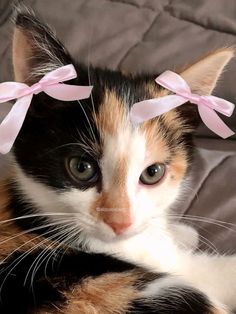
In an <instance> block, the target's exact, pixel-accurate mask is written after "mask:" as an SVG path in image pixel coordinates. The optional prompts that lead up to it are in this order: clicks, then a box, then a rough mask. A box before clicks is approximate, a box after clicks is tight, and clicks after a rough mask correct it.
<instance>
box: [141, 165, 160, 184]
mask: <svg viewBox="0 0 236 314" xmlns="http://www.w3.org/2000/svg"><path fill="white" fill-rule="evenodd" d="M165 170H166V167H165V165H164V164H161V163H156V164H153V165H151V166H149V167H147V168H146V169H145V170H144V171H143V172H142V173H141V176H140V178H139V180H140V182H141V183H143V184H146V185H153V184H156V183H158V182H159V181H160V180H161V179H162V178H163V177H164V175H165Z"/></svg>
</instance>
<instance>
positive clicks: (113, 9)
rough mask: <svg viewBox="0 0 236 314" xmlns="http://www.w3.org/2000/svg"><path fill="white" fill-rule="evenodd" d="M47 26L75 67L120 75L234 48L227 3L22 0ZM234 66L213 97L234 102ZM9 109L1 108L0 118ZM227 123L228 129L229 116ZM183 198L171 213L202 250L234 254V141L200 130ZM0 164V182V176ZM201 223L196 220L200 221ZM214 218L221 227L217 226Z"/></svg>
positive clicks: (5, 21) (7, 69) (5, 67)
mask: <svg viewBox="0 0 236 314" xmlns="http://www.w3.org/2000/svg"><path fill="white" fill-rule="evenodd" d="M11 2H12V1H9V0H0V69H1V70H0V82H1V81H6V80H10V79H12V67H11V42H10V41H11V32H12V24H11V21H10V18H11V13H12V12H11V11H12V8H11ZM24 3H25V4H27V5H29V6H30V7H32V8H33V9H34V10H36V11H37V12H38V13H39V15H41V16H42V18H43V19H44V20H45V21H46V22H48V23H49V24H50V25H52V26H53V27H54V29H55V30H56V31H57V34H58V37H59V38H60V39H61V40H62V42H63V43H64V44H65V46H66V47H68V49H69V51H70V52H71V54H72V55H74V56H77V57H78V58H79V60H80V61H82V62H85V63H87V64H93V65H97V66H102V67H108V68H110V69H120V70H122V71H125V72H132V73H137V72H148V73H160V72H162V71H164V70H166V69H172V70H174V69H175V68H176V67H181V66H184V65H186V64H188V63H192V62H193V61H194V60H196V59H198V58H199V57H200V56H201V55H204V54H206V53H208V52H210V51H212V50H215V49H217V48H222V47H225V46H227V47H228V46H232V45H235V44H236V19H235V16H236V1H235V0H227V1H224V0H191V1H189V0H172V1H171V0H76V1H67V0H51V1H48V0H25V1H24ZM235 72H236V61H235V60H233V61H232V62H231V63H230V64H229V66H228V70H227V71H226V72H225V73H224V75H223V77H222V80H221V81H220V82H219V85H218V87H217V89H216V90H215V94H216V95H217V96H220V97H223V98H226V99H227V100H229V101H232V102H234V103H235V104H236V89H235V86H234V84H235V78H236V76H235ZM9 107H10V104H6V105H1V108H0V115H1V116H2V117H3V116H4V114H5V112H6V111H7V109H8V108H9ZM227 124H228V125H229V126H230V127H232V128H233V129H234V130H236V112H235V113H234V116H233V117H231V119H227ZM196 144H197V147H198V152H197V155H196V158H195V163H194V169H193V170H192V172H191V174H190V180H189V186H188V187H187V188H186V193H185V197H184V198H183V200H182V201H179V202H178V204H176V206H175V208H174V210H175V211H178V212H180V213H181V214H186V215H194V216H204V217H207V219H208V222H202V221H199V218H195V221H194V225H195V226H196V227H197V228H198V229H199V232H200V233H201V237H202V238H201V239H202V241H201V242H202V248H205V249H209V250H210V251H214V250H217V251H219V252H226V253H232V252H235V251H236V233H235V231H236V229H235V226H234V224H236V193H235V186H236V142H235V136H234V137H233V138H231V139H230V140H220V139H217V138H216V136H215V135H214V134H212V133H211V132H210V131H208V130H207V129H206V128H205V127H204V126H203V125H201V126H200V128H199V130H198V138H197V140H196ZM6 164H7V161H6V159H5V158H3V157H1V159H0V173H1V174H0V176H2V177H3V176H5V175H6V173H7V167H6ZM200 220H201V219H200ZM215 220H220V221H224V222H227V224H224V225H222V224H221V223H219V222H216V221H215Z"/></svg>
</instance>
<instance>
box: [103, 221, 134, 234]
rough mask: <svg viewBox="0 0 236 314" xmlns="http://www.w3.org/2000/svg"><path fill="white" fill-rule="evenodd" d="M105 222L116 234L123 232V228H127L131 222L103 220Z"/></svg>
mask: <svg viewBox="0 0 236 314" xmlns="http://www.w3.org/2000/svg"><path fill="white" fill-rule="evenodd" d="M105 223H106V224H107V225H108V226H109V227H111V228H112V230H113V231H114V232H115V233H116V234H117V235H119V234H122V233H123V232H125V230H127V229H128V228H129V227H130V226H131V225H132V222H131V221H129V222H123V223H117V222H107V221H105Z"/></svg>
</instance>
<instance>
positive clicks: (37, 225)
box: [0, 8, 236, 314]
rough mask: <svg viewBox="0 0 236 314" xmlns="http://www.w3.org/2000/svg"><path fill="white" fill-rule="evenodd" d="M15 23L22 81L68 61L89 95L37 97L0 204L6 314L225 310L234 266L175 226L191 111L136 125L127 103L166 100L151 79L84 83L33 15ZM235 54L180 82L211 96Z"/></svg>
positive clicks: (207, 62) (98, 73) (99, 73)
mask: <svg viewBox="0 0 236 314" xmlns="http://www.w3.org/2000/svg"><path fill="white" fill-rule="evenodd" d="M15 24H16V27H15V31H14V36H13V65H14V73H15V78H16V80H17V81H20V82H25V83H27V84H29V85H31V84H34V83H35V82H37V81H38V80H39V79H40V78H41V77H42V76H43V75H44V74H46V73H48V72H49V71H51V70H53V69H56V68H58V67H60V66H63V65H66V64H70V63H72V64H73V65H74V66H75V68H76V70H77V72H78V79H75V80H72V81H71V82H70V83H71V84H79V85H90V81H91V84H92V85H93V86H94V88H93V92H92V95H91V98H90V99H87V100H83V101H78V102H70V103H68V102H66V103H65V102H61V101H57V100H55V99H52V98H50V97H49V96H47V95H46V94H44V93H40V94H38V95H34V97H33V101H32V104H31V107H30V110H29V112H28V114H27V117H26V120H25V122H24V125H23V127H22V129H21V131H20V134H19V136H18V138H17V140H16V142H15V145H14V150H13V154H12V176H11V179H10V182H8V183H7V184H6V187H5V189H4V191H2V193H1V198H0V199H1V204H0V205H1V220H2V222H1V228H0V238H1V240H0V241H1V242H0V243H1V246H0V260H1V267H0V277H1V278H0V282H1V284H0V292H1V294H0V296H1V299H0V310H1V313H16V312H17V313H69V314H73V313H84V314H85V313H102V314H109V313H117V314H123V313H174V314H177V313H189V314H191V313H229V312H228V310H226V308H229V310H231V309H233V308H234V307H235V300H234V293H233V292H234V291H236V289H235V288H236V286H235V285H236V284H235V278H234V277H235V275H236V272H235V265H236V263H235V262H236V257H234V256H232V257H220V256H214V257H213V256H208V255H203V254H202V255H197V254H194V253H193V252H192V250H190V249H189V250H186V249H183V248H182V247H181V246H180V245H179V243H178V242H179V241H180V240H179V241H176V237H178V236H176V234H177V233H178V235H179V237H180V233H181V232H182V231H183V228H184V227H183V226H179V225H178V224H177V223H176V226H175V227H172V224H173V221H172V224H170V222H169V219H168V210H169V208H170V206H171V205H172V204H173V203H174V202H175V201H176V199H178V197H179V196H180V195H181V191H182V188H183V183H184V181H185V178H186V175H187V171H188V168H189V166H190V164H191V158H192V154H193V144H192V133H193V132H194V130H195V128H196V126H197V124H198V116H197V113H196V106H195V105H190V104H188V105H185V106H182V107H181V108H179V109H176V110H172V111H171V112H169V113H167V114H165V115H162V116H160V117H158V118H156V119H152V120H150V121H147V122H145V123H143V124H142V125H141V126H139V127H135V126H133V125H131V123H130V120H129V109H130V107H131V106H132V104H134V103H135V102H138V101H141V100H143V99H149V98H154V97H160V96H163V95H166V94H167V91H166V90H164V89H160V88H159V87H158V86H157V85H156V84H155V82H154V77H132V76H124V75H122V74H121V73H118V72H112V71H108V70H100V69H91V72H90V73H89V74H88V73H87V69H86V67H84V66H83V65H80V64H79V63H77V62H75V61H74V60H72V59H71V57H70V55H69V54H68V52H67V51H66V49H65V48H64V47H63V46H62V45H61V43H60V42H59V41H58V40H57V38H56V37H55V35H54V34H53V33H52V32H51V30H50V29H49V28H48V27H47V26H45V25H43V24H42V23H41V22H40V21H38V20H37V18H36V17H35V16H34V15H33V14H32V13H30V12H28V11H26V10H25V9H22V8H21V9H18V13H17V15H16V19H15ZM232 56H233V51H232V50H230V49H226V50H222V51H218V52H216V53H214V54H212V55H209V56H208V57H206V58H205V59H203V60H200V61H199V62H197V63H196V64H194V65H192V66H191V67H189V68H187V69H186V70H184V71H183V72H182V73H181V75H182V76H183V77H184V79H185V80H186V81H187V82H188V83H189V85H190V86H191V87H192V89H193V91H195V92H198V93H200V94H201V93H202V94H209V93H211V92H212V90H213V88H214V86H215V84H216V81H217V79H218V77H219V76H220V74H221V72H222V70H223V68H224V66H225V65H226V64H227V63H228V61H229V60H230V59H231V57H232ZM186 228H187V227H186ZM178 229H179V232H178V231H177V230H178ZM186 230H187V229H186ZM180 231H181V232H180ZM186 232H187V231H186ZM189 232H191V230H189ZM181 241H182V240H181ZM194 242H195V240H194ZM191 245H192V244H191Z"/></svg>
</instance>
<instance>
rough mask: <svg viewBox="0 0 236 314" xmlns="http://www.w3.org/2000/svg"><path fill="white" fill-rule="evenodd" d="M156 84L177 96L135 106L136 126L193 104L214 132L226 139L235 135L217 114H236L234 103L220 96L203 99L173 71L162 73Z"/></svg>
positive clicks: (151, 100) (131, 115)
mask: <svg viewBox="0 0 236 314" xmlns="http://www.w3.org/2000/svg"><path fill="white" fill-rule="evenodd" d="M155 81H156V83H158V84H159V85H161V86H163V87H164V88H166V89H168V90H169V91H171V92H173V93H174V94H175V95H168V96H164V97H160V98H156V99H149V100H144V101H141V102H138V103H136V104H134V105H133V107H132V108H131V112H130V117H131V121H132V122H134V123H141V122H143V121H146V120H149V119H151V118H154V117H156V116H159V115H161V114H163V113H165V112H168V111H169V110H172V109H174V108H176V107H178V106H181V105H183V104H184V103H186V102H191V103H193V104H196V105H197V106H198V111H199V114H200V117H201V118H202V121H203V122H204V123H205V125H206V126H207V127H208V128H209V129H210V130H212V131H213V132H215V133H216V134H218V135H219V136H221V137H222V138H227V137H229V136H232V135H233V134H234V132H233V131H232V130H231V129H230V128H228V126H227V125H226V124H225V123H224V122H223V121H222V120H221V119H220V117H219V116H218V115H217V114H216V112H215V111H217V112H219V113H221V114H223V115H225V116H227V117H230V116H231V115H232V113H233V110H234V104H233V103H231V102H229V101H227V100H225V99H222V98H219V97H216V96H202V95H197V94H194V93H192V92H191V89H190V87H189V86H188V84H187V82H185V80H184V79H183V78H182V77H181V76H180V75H178V74H177V73H174V72H172V71H166V72H164V73H162V74H161V75H159V76H158V77H157V78H156V79H155Z"/></svg>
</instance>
